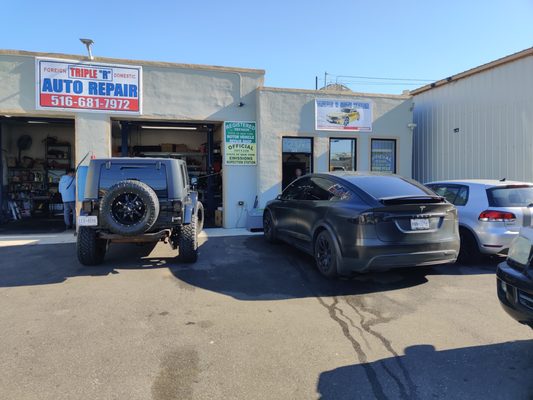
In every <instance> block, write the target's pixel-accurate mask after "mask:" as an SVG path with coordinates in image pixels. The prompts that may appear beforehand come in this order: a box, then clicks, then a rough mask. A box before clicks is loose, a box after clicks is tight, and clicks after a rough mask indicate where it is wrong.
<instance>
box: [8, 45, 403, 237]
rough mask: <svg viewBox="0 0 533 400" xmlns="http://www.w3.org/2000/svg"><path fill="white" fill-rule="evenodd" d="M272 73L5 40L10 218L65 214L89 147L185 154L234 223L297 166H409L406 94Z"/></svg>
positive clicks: (205, 197) (207, 197)
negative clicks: (45, 49)
mask: <svg viewBox="0 0 533 400" xmlns="http://www.w3.org/2000/svg"><path fill="white" fill-rule="evenodd" d="M263 82H264V71H263V70H255V69H243V68H227V67H216V66H205V65H189V64H175V63H165V62H148V61H132V60H119V59H110V58H95V59H94V60H89V59H88V58H87V57H81V56H76V55H65V54H47V53H33V52H24V51H10V50H3V51H0V118H1V120H0V147H1V148H2V163H1V171H2V173H1V174H0V176H1V177H2V184H1V185H0V187H1V188H2V193H1V196H0V197H1V199H2V221H3V222H5V221H7V220H9V219H21V220H23V219H26V220H28V219H33V218H35V219H37V218H39V217H41V216H43V217H50V216H54V215H60V214H61V198H60V197H59V195H58V194H57V182H58V180H59V177H60V176H61V175H63V174H64V173H65V171H66V169H67V168H70V167H75V166H77V165H78V164H80V163H81V165H82V166H86V165H88V163H89V160H90V158H91V157H110V156H118V157H120V156H139V157H176V158H183V159H185V160H186V161H187V164H188V166H189V172H190V175H191V177H197V178H198V190H199V193H200V197H201V200H202V202H203V203H204V204H205V207H206V210H207V211H206V214H207V215H211V216H212V217H213V216H214V215H215V214H218V215H223V221H222V223H220V221H214V220H213V221H212V223H213V224H214V223H215V222H218V224H219V225H220V224H222V225H223V226H224V227H226V228H232V227H244V226H246V224H247V219H248V215H249V214H251V213H252V211H253V209H254V208H256V209H259V210H260V209H261V208H262V207H264V205H265V204H266V202H267V201H268V200H270V199H272V198H274V197H275V196H276V195H277V194H279V193H280V192H281V191H282V189H283V187H285V186H286V185H287V184H288V183H289V182H290V181H291V180H292V179H294V177H295V175H296V174H297V170H298V169H300V170H301V171H302V172H303V173H306V172H323V171H330V170H361V171H365V170H375V171H385V172H395V173H398V174H400V175H403V176H406V177H410V176H411V168H412V162H411V160H412V129H413V125H412V110H413V105H412V101H411V98H410V97H409V96H407V95H380V94H362V93H353V92H347V91H329V90H327V91H323V90H320V91H314V90H294V89H278V88H268V87H264V86H263ZM82 187H83V184H82V182H78V191H81V190H82ZM217 210H218V213H215V211H217ZM221 210H223V212H222V213H221V212H220V211H221Z"/></svg>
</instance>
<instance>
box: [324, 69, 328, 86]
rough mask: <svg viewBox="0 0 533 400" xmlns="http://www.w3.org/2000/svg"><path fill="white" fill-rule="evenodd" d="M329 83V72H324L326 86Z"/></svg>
mask: <svg viewBox="0 0 533 400" xmlns="http://www.w3.org/2000/svg"><path fill="white" fill-rule="evenodd" d="M327 84H328V73H327V72H324V87H326V86H327Z"/></svg>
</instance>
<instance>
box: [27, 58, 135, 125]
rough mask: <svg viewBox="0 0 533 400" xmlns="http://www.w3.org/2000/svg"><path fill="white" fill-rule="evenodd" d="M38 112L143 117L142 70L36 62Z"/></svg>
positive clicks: (37, 59)
mask: <svg viewBox="0 0 533 400" xmlns="http://www.w3.org/2000/svg"><path fill="white" fill-rule="evenodd" d="M35 63H36V65H35V74H36V77H35V78H36V79H35V81H36V86H37V87H36V89H37V90H36V108H37V109H38V110H61V111H67V110H68V111H100V112H108V113H128V114H140V113H141V110H142V109H141V100H142V97H141V84H142V67H140V66H130V65H112V64H100V63H92V62H84V61H69V60H59V59H45V58H36V59H35Z"/></svg>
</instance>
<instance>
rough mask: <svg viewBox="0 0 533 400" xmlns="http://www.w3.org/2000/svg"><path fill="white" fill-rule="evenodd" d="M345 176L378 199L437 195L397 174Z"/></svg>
mask: <svg viewBox="0 0 533 400" xmlns="http://www.w3.org/2000/svg"><path fill="white" fill-rule="evenodd" d="M343 178H344V179H346V180H347V181H348V182H350V183H352V184H353V185H355V186H357V187H359V188H360V189H362V190H364V191H365V192H366V193H368V194H369V195H371V196H372V197H374V198H376V199H383V198H387V197H409V196H435V195H434V193H432V192H431V191H429V189H425V188H423V187H421V186H418V185H415V184H413V183H411V182H408V181H406V180H404V179H402V178H399V177H397V176H380V175H372V176H344V177H343Z"/></svg>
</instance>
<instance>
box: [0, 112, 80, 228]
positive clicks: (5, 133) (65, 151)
mask: <svg viewBox="0 0 533 400" xmlns="http://www.w3.org/2000/svg"><path fill="white" fill-rule="evenodd" d="M74 132H75V130H74V121H73V120H70V119H56V118H54V119H52V118H31V117H28V118H26V117H25V118H22V117H7V116H4V117H2V118H1V119H0V148H1V149H2V165H1V168H0V169H1V172H2V173H1V174H0V175H1V185H0V188H1V193H0V198H1V203H0V232H3V231H6V230H8V231H11V230H15V231H30V232H31V231H35V232H37V231H44V232H54V231H61V230H64V229H65V226H64V222H63V203H62V199H61V195H60V194H59V192H58V184H59V179H60V178H61V176H63V175H64V174H65V173H66V172H67V170H68V169H69V168H73V166H74Z"/></svg>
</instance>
